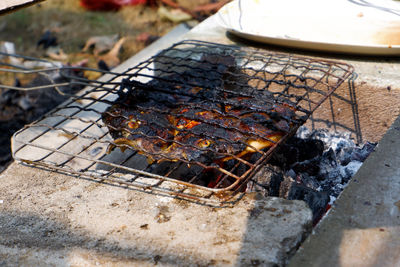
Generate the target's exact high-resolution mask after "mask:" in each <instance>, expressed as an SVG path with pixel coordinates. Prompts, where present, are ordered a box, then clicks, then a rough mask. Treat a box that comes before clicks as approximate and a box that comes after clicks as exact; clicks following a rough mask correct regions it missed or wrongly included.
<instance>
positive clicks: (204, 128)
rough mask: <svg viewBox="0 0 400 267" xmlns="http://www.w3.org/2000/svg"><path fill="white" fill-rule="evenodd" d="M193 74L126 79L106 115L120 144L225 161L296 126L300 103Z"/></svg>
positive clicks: (160, 154) (171, 157) (153, 156)
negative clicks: (203, 80)
mask: <svg viewBox="0 0 400 267" xmlns="http://www.w3.org/2000/svg"><path fill="white" fill-rule="evenodd" d="M192 76H193V75H190V74H188V75H183V76H178V75H171V76H170V77H167V78H165V79H163V80H152V81H150V82H148V83H146V84H143V83H139V82H137V81H129V80H124V81H123V82H122V85H121V90H120V95H119V98H118V99H117V101H116V102H115V104H113V105H112V106H110V107H109V108H108V109H107V110H106V111H105V112H104V113H103V114H102V120H103V122H104V123H105V124H106V125H107V127H108V129H109V132H110V134H111V136H112V137H113V138H114V143H115V145H118V146H120V147H121V149H122V150H124V149H125V148H127V147H130V148H133V149H135V150H137V151H139V153H142V154H144V155H146V156H147V157H148V159H149V160H151V161H153V160H156V161H164V160H167V161H177V160H184V161H187V162H192V161H197V162H203V163H210V162H217V163H218V162H219V163H222V162H225V161H227V160H229V159H232V158H235V157H246V156H247V155H249V154H253V153H254V152H256V151H260V150H263V149H266V148H268V147H271V146H272V145H273V144H274V143H276V142H277V141H279V140H280V138H281V137H282V136H283V135H284V134H286V133H288V132H289V131H290V130H291V128H292V127H293V121H294V120H296V114H295V108H294V107H292V106H290V105H288V104H276V103H274V102H273V101H272V98H271V95H268V94H269V93H268V92H267V91H263V90H255V89H254V88H250V87H249V88H247V89H243V88H241V90H242V91H243V90H249V92H250V93H249V94H248V95H249V96H242V95H243V94H242V95H240V94H237V93H235V92H233V91H232V90H231V88H230V89H229V90H224V89H221V86H223V85H222V84H221V82H218V81H217V82H215V83H214V84H209V85H208V86H207V87H205V86H202V85H201V84H200V83H198V82H197V81H196V80H195V79H194V78H191V77H192ZM182 77H183V78H182ZM182 79H184V80H183V81H182ZM215 80H218V79H215ZM220 80H221V79H220ZM170 81H173V82H170ZM175 81H178V82H177V83H176V82H175ZM126 89H128V90H126ZM112 148H114V146H111V147H110V149H112Z"/></svg>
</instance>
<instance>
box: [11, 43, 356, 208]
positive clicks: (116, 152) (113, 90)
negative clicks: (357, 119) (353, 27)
mask: <svg viewBox="0 0 400 267" xmlns="http://www.w3.org/2000/svg"><path fill="white" fill-rule="evenodd" d="M58 71H59V73H60V75H61V76H64V77H66V78H68V76H69V75H70V72H69V71H68V68H60V69H58ZM352 74H353V69H352V67H351V66H349V65H347V64H343V63H337V62H331V61H324V60H316V59H312V58H305V57H295V56H290V55H287V54H278V53H267V52H265V51H259V50H255V49H250V48H238V47H235V46H226V45H220V44H213V43H207V42H199V41H191V40H188V41H183V42H180V43H177V44H175V45H173V46H172V47H170V48H168V49H166V50H163V51H161V52H160V53H159V54H157V55H155V56H153V57H152V58H150V59H148V60H146V61H145V62H142V63H140V64H138V65H137V66H135V67H132V68H131V69H128V70H127V71H126V72H123V73H112V72H110V73H108V74H107V75H105V76H103V77H102V78H101V79H99V80H96V81H91V80H87V79H85V78H83V77H70V78H73V79H70V83H71V84H73V83H76V84H80V85H85V86H86V88H85V89H84V90H82V91H81V92H80V93H78V94H76V95H73V96H72V97H71V98H70V99H69V100H68V101H66V102H64V103H63V104H61V105H60V106H58V107H57V108H55V109H54V110H52V111H51V112H49V113H48V114H46V115H45V116H43V117H42V118H41V119H40V120H37V121H35V122H34V123H31V124H29V125H27V126H25V127H24V128H23V129H21V130H20V131H18V132H16V133H15V134H14V136H13V139H12V153H13V157H14V159H15V160H17V161H20V162H24V163H27V164H30V165H35V166H41V167H44V168H46V169H50V170H54V171H60V172H63V173H69V174H73V175H77V176H81V177H87V178H92V179H100V180H106V181H110V182H116V183H119V184H123V185H126V186H129V187H134V188H139V189H142V190H144V191H148V192H153V193H160V194H162V195H165V194H167V195H173V196H178V197H182V198H185V199H189V200H195V201H198V202H206V203H211V202H213V203H214V202H215V203H227V202H230V201H232V199H234V197H235V196H237V195H238V194H236V193H238V192H241V191H242V189H243V187H244V185H245V184H246V182H247V181H248V180H249V179H250V178H251V177H252V175H254V174H255V172H257V171H258V170H259V169H260V168H261V166H262V164H264V163H265V162H266V161H268V159H269V158H270V157H271V155H272V153H273V152H274V150H275V148H276V147H277V146H278V145H279V144H280V143H282V142H285V140H286V139H287V138H288V137H290V136H291V135H293V134H294V133H295V132H296V130H297V128H298V127H299V126H301V125H302V124H304V123H305V121H306V120H307V119H308V118H310V116H312V113H313V112H314V110H315V109H316V108H318V107H319V106H320V105H321V104H322V103H323V102H324V101H325V100H326V99H327V98H328V97H330V96H331V95H332V93H333V92H334V91H335V89H336V88H337V87H338V86H340V85H341V84H342V83H343V82H345V81H348V79H350V78H351V76H352ZM143 125H146V127H144V126H143ZM260 129H261V130H260ZM266 129H268V131H270V132H268V134H266V131H267V130H266ZM165 133H167V134H165ZM178 137H179V138H178ZM138 140H140V144H139V142H138ZM199 142H200V145H199ZM259 143H262V144H263V145H261V146H260V145H259Z"/></svg>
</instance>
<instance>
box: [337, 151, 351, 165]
mask: <svg viewBox="0 0 400 267" xmlns="http://www.w3.org/2000/svg"><path fill="white" fill-rule="evenodd" d="M354 150H355V148H354V147H344V148H342V149H340V151H339V152H338V153H336V155H337V159H338V161H339V162H340V165H343V166H346V165H347V164H349V163H350V162H351V161H352V154H353V152H354Z"/></svg>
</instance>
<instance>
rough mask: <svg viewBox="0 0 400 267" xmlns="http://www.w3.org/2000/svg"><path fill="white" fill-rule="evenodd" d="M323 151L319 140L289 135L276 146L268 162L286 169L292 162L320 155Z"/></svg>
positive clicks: (322, 145)
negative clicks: (289, 136) (285, 140)
mask: <svg viewBox="0 0 400 267" xmlns="http://www.w3.org/2000/svg"><path fill="white" fill-rule="evenodd" d="M323 151H324V144H323V142H322V141H320V140H316V139H300V138H298V137H291V138H289V139H288V140H287V142H285V143H284V144H282V145H281V146H279V147H278V149H277V150H276V152H275V153H274V155H273V156H272V158H271V160H270V163H271V164H274V165H276V166H280V167H282V168H283V169H288V168H289V167H290V166H291V165H293V164H294V163H298V162H302V161H306V160H311V159H313V158H315V157H318V156H321V155H322V153H323Z"/></svg>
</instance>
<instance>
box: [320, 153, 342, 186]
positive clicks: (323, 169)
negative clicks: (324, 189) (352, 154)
mask: <svg viewBox="0 0 400 267" xmlns="http://www.w3.org/2000/svg"><path fill="white" fill-rule="evenodd" d="M337 166H338V161H337V158H336V153H335V152H334V151H333V149H332V148H330V149H328V150H327V151H325V152H324V153H323V154H322V156H321V160H320V164H319V168H320V171H319V179H320V180H325V179H326V177H332V175H334V174H332V172H333V171H334V170H335V169H337Z"/></svg>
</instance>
